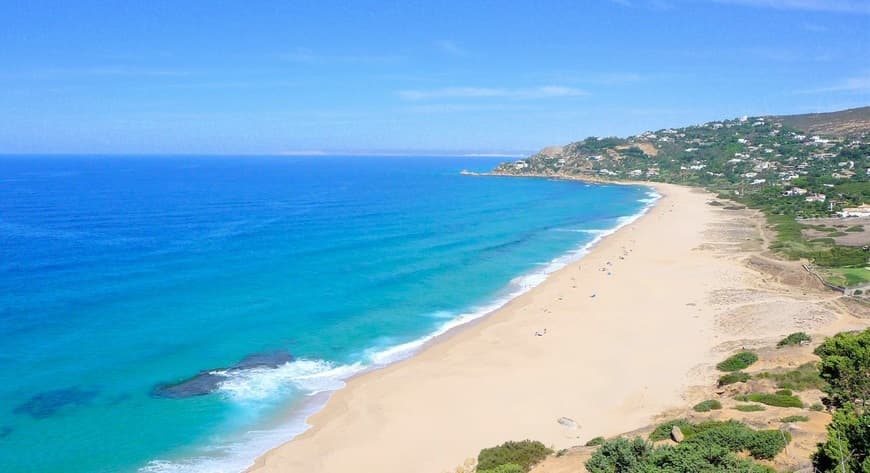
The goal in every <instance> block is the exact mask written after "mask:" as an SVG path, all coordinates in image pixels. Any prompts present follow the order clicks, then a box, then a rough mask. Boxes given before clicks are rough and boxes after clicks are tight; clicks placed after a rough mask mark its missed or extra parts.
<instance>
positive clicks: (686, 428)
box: [649, 419, 695, 442]
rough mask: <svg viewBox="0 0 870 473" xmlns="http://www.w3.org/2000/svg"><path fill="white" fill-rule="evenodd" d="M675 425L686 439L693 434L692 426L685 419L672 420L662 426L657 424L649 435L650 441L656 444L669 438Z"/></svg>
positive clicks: (693, 427)
mask: <svg viewBox="0 0 870 473" xmlns="http://www.w3.org/2000/svg"><path fill="white" fill-rule="evenodd" d="M675 425H676V426H677V427H679V428H680V430H681V431H682V432H683V435H684V436H685V437H686V438H688V437H690V436H692V435H694V434H695V425H694V424H692V423H690V422H689V421H687V420H686V419H674V420H669V421H667V422H665V423H663V424H659V425H658V426H657V427H656V428H655V430H653V431H652V432H651V433H650V434H649V439H650V441H653V442H658V441H661V440H667V439H669V438H671V430H672V429H673V428H674V426H675Z"/></svg>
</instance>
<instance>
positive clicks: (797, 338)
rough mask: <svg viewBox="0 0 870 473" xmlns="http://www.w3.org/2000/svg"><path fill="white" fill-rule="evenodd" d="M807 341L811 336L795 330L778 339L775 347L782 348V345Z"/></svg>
mask: <svg viewBox="0 0 870 473" xmlns="http://www.w3.org/2000/svg"><path fill="white" fill-rule="evenodd" d="M809 341H812V338H811V337H810V336H809V335H807V334H806V333H804V332H795V333H793V334H791V335H789V336H787V337H785V338H783V339H782V340H780V341H779V343H777V344H776V347H777V348H782V347H786V346H789V345H800V344H801V342H809Z"/></svg>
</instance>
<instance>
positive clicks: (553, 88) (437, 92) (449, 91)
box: [398, 85, 589, 100]
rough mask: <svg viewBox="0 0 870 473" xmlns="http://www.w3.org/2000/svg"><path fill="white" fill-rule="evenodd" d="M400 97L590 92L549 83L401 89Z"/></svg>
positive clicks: (537, 96) (518, 96) (545, 95)
mask: <svg viewBox="0 0 870 473" xmlns="http://www.w3.org/2000/svg"><path fill="white" fill-rule="evenodd" d="M398 95H399V97H401V98H403V99H405V100H431V99H457V98H466V99H469V98H493V97H497V98H509V99H540V98H552V97H581V96H584V95H589V93H588V92H586V91H585V90H581V89H576V88H573V87H564V86H559V85H548V86H541V87H532V88H523V89H509V88H488V87H446V88H442V89H431V90H401V91H399V92H398Z"/></svg>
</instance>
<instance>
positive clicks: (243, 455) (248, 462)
mask: <svg viewBox="0 0 870 473" xmlns="http://www.w3.org/2000/svg"><path fill="white" fill-rule="evenodd" d="M486 175H487V176H490V174H486ZM491 176H497V175H495V174H492V175H491ZM505 177H515V176H509V175H507V176H505ZM520 177H526V176H520ZM528 177H531V178H546V179H553V178H554V176H528ZM565 180H577V181H584V182H589V183H590V184H597V185H631V186H635V187H639V188H646V189H648V192H647V194H646V195H647V197H646V198H644V199H639V200H638V202H641V203H644V204H645V205H644V206H643V207H642V208H641V209H640V210H639V211H638V212H636V213H634V214H631V215H626V216H623V217H619V218H618V220H617V222H616V225H615V226H613V227H610V228H606V229H594V230H588V231H586V230H584V232H587V233H590V234H593V235H594V237H593V238H592V239H591V240H590V241H588V242H585V243H582V244H581V245H580V246H579V247H577V248H574V249H572V250H570V251H568V252H566V253H564V254H562V255H559V256H557V257H555V258H553V259H552V260H550V261H549V262H548V263H544V264H543V269H539V270H535V271H530V272H527V273H523V274H520V275H518V276H517V277H515V278H514V279H512V280H511V282H510V284H509V285H508V286H506V287H505V290H504V291H503V292H502V293H501V294H500V295H496V296H495V297H494V298H493V299H492V301H491V302H488V303H486V304H484V305H482V306H476V307H471V308H469V310H467V311H464V312H463V313H460V314H458V315H457V316H455V317H453V318H451V319H449V320H447V321H446V322H444V323H443V324H441V325H440V326H439V327H438V328H437V329H435V330H434V331H433V332H430V333H429V334H427V335H424V336H422V337H420V338H417V339H414V340H411V341H408V342H404V343H401V344H398V345H393V346H389V347H386V348H382V349H379V350H377V351H372V352H371V353H369V354H368V355H367V358H368V359H369V363H361V362H357V363H354V364H352V365H330V366H329V367H325V368H323V369H322V371H319V372H317V373H312V378H315V377H316V378H317V379H320V380H323V381H322V383H323V387H322V388H318V389H317V390H315V391H314V392H312V393H311V394H309V395H308V396H307V397H306V398H304V399H303V400H302V401H301V402H300V403H298V404H296V405H294V406H293V407H292V408H290V409H289V410H288V411H285V413H284V414H283V415H282V416H280V417H281V418H280V420H279V421H278V422H276V423H275V424H273V425H272V426H270V427H269V428H268V429H266V430H259V431H252V432H248V433H247V434H246V436H247V437H248V438H245V439H241V440H236V441H231V442H222V443H221V444H220V445H217V446H213V447H215V448H214V451H216V452H224V454H218V455H214V456H213V455H206V456H193V457H184V458H182V459H179V460H171V461H170V460H153V461H151V462H149V463H148V464H147V465H146V466H144V467H143V468H141V469H140V470H139V471H140V472H142V473H186V472H199V471H204V470H205V471H213V472H230V471H250V470H251V468H255V467H256V465H257V462H258V461H259V459H260V458H261V457H263V456H265V455H268V453H269V452H271V451H272V450H274V449H276V448H281V447H282V446H283V445H285V444H287V443H289V442H292V441H294V440H295V439H296V438H298V437H300V436H302V435H305V434H306V433H307V432H309V431H310V430H311V428H312V427H314V426H313V425H312V423H311V422H310V419H311V418H312V417H314V416H316V415H318V414H319V413H321V412H322V411H323V410H324V409H326V408H327V407H328V404H329V402H330V400H331V398H332V397H333V396H334V395H335V394H336V393H339V392H341V391H342V390H344V389H346V386H347V384H348V383H351V382H353V381H355V380H356V379H358V378H361V377H365V376H368V375H372V374H375V375H376V373H377V372H379V371H381V370H383V369H387V368H389V367H391V366H393V365H395V364H398V363H401V362H404V361H407V360H409V359H413V357H414V356H416V355H418V354H419V353H421V352H424V351H425V350H427V349H429V348H430V347H432V346H435V345H437V344H440V343H443V342H445V341H447V340H450V339H451V338H453V337H454V336H455V335H457V334H458V333H461V332H462V331H464V330H467V329H470V328H472V327H475V326H477V325H478V324H480V323H483V322H485V321H486V320H487V319H489V318H490V316H492V315H493V314H496V313H497V312H498V311H499V310H500V309H502V308H503V307H504V306H506V305H508V304H510V303H511V302H512V301H513V300H515V299H516V298H518V297H521V296H523V295H524V294H527V293H528V292H529V291H532V290H534V289H535V288H536V287H538V286H539V285H541V284H543V283H545V282H546V280H547V279H548V278H549V277H550V276H551V275H552V274H553V273H556V272H558V271H560V270H562V269H563V268H565V267H566V266H568V265H570V264H572V263H574V262H577V261H578V260H580V259H582V258H583V257H585V256H586V255H588V254H589V253H590V252H591V251H593V250H594V248H595V247H596V246H597V245H599V244H600V243H601V242H602V241H603V240H605V239H606V238H607V237H609V236H611V235H613V234H615V233H617V232H618V231H620V230H621V229H623V228H624V227H626V226H629V225H631V224H632V223H634V222H635V221H637V220H638V219H640V218H641V217H643V216H644V215H646V214H647V213H648V212H649V211H650V209H652V208H653V207H654V206H655V205H656V203H657V201H658V200H659V199H660V198H661V197H662V195H661V193H660V192H659V190H658V189H657V188H656V187H655V186H653V185H649V184H648V183H621V182H608V181H603V180H601V181H598V180H589V179H573V178H569V179H565ZM512 286H513V288H512ZM318 362H319V361H318V360H307V359H299V360H294V362H292V363H296V364H298V363H308V364H313V363H318ZM284 368H287V367H284ZM279 369H280V368H279ZM222 391H224V392H225V393H227V392H230V393H231V391H232V383H227V384H226V385H225V386H224V388H223V389H222ZM231 395H232V394H231Z"/></svg>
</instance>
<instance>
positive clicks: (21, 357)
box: [0, 156, 655, 473]
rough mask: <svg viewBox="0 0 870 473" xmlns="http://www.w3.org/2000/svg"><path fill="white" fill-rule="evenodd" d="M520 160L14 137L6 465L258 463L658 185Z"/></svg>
mask: <svg viewBox="0 0 870 473" xmlns="http://www.w3.org/2000/svg"><path fill="white" fill-rule="evenodd" d="M499 160H500V159H499V158H456V157H413V156H406V157H342V156H317V157H286V156H273V157H268V156H265V157H250V156H244V157H214V156H211V157H209V156H155V157H124V156H0V400H2V402H0V471H8V472H19V471H21V472H23V471H39V472H64V473H78V472H88V473H93V472H137V471H138V472H186V471H190V472H194V471H195V472H237V471H240V470H242V469H244V468H245V467H246V466H248V465H249V464H250V463H251V462H252V460H253V459H254V458H255V457H256V456H257V455H258V454H260V453H263V452H264V451H265V450H266V449H268V448H270V447H273V446H276V445H278V444H279V443H281V442H282V441H285V440H287V439H289V438H290V437H292V436H293V435H295V434H298V433H300V432H302V431H303V430H304V429H305V424H304V419H305V417H306V416H308V415H310V414H311V413H312V412H315V411H316V410H317V409H318V408H319V407H320V406H322V404H323V402H325V400H326V398H327V397H328V395H329V393H330V392H332V391H334V390H336V389H340V388H341V387H342V385H343V380H346V379H347V378H348V377H350V376H352V375H354V374H356V373H359V372H361V371H363V370H368V369H374V368H377V367H378V366H383V365H386V364H389V363H391V362H395V361H397V360H400V359H402V358H405V357H407V356H410V355H411V354H413V353H414V351H415V350H418V349H419V348H420V347H421V346H422V345H423V343H425V341H426V340H429V339H431V338H432V337H433V336H436V335H438V334H441V333H444V332H445V331H446V330H448V329H450V328H452V327H457V326H460V325H462V324H463V323H466V322H468V321H470V320H473V319H475V318H478V317H481V316H483V315H485V314H486V313H488V312H490V311H491V310H493V309H495V308H497V307H499V306H500V305H502V304H504V303H505V302H506V301H508V300H510V299H511V298H512V297H515V296H516V295H518V294H520V293H522V292H524V291H526V290H528V289H529V288H531V287H534V286H535V285H536V284H538V283H540V282H541V281H542V280H543V279H544V277H545V276H546V274H547V273H549V272H552V271H554V270H556V269H558V268H560V267H562V266H564V265H565V264H567V263H568V262H570V261H572V260H574V259H576V258H579V257H581V256H582V254H583V253H584V252H585V251H586V249H587V248H588V247H589V246H590V245H591V244H592V243H594V242H595V241H597V239H600V238H601V237H602V236H604V235H606V234H607V233H609V232H612V231H614V229H616V228H617V227H619V226H620V225H623V224H625V223H626V222H628V221H630V220H631V219H632V218H635V217H636V216H637V215H639V214H640V213H641V212H642V211H643V210H644V209H645V208H647V207H648V206H649V205H650V203H651V202H652V201H653V200H654V198H655V195H654V194H653V193H652V192H651V190H650V189H648V188H646V187H641V186H615V185H599V184H588V183H582V182H575V181H554V180H546V179H523V178H498V177H477V176H467V175H461V174H460V171H461V170H462V169H468V170H472V171H486V170H489V169H491V168H492V167H494V166H495V164H496V163H497V162H498V161H499Z"/></svg>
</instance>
